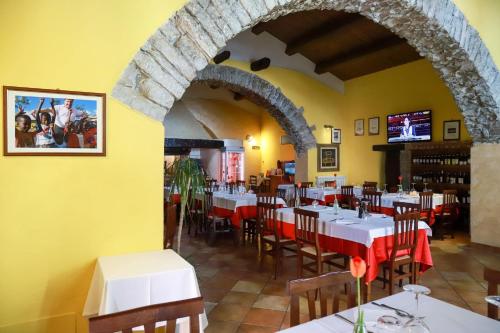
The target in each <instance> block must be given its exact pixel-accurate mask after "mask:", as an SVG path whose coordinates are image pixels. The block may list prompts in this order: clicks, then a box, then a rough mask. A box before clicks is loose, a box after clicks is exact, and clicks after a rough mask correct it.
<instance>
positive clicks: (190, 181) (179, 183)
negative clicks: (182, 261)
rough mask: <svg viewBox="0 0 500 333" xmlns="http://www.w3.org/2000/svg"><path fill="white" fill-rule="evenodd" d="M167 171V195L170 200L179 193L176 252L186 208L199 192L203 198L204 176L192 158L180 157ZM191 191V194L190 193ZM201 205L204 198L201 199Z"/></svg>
mask: <svg viewBox="0 0 500 333" xmlns="http://www.w3.org/2000/svg"><path fill="white" fill-rule="evenodd" d="M168 173H170V175H171V179H170V190H169V196H170V198H171V200H172V195H173V194H175V193H176V191H177V193H178V194H179V195H180V198H181V202H180V205H181V207H180V217H179V229H178V231H177V253H180V250H181V235H182V225H183V221H184V216H185V215H186V209H190V207H195V200H196V194H201V196H200V197H201V198H204V195H203V194H204V191H205V176H204V175H203V170H202V169H201V167H200V165H199V163H198V162H197V161H196V160H194V159H192V158H181V159H178V160H175V161H174V163H172V165H171V166H170V167H169V170H168ZM190 191H191V195H189V194H190ZM201 201H202V205H203V204H204V199H202V200H201Z"/></svg>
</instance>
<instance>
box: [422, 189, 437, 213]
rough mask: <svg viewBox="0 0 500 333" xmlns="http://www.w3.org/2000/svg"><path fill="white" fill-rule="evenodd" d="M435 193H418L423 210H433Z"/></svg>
mask: <svg viewBox="0 0 500 333" xmlns="http://www.w3.org/2000/svg"><path fill="white" fill-rule="evenodd" d="M433 195H434V193H432V191H428V192H419V193H418V196H419V197H420V198H419V204H420V211H421V212H430V211H431V210H432V197H433Z"/></svg>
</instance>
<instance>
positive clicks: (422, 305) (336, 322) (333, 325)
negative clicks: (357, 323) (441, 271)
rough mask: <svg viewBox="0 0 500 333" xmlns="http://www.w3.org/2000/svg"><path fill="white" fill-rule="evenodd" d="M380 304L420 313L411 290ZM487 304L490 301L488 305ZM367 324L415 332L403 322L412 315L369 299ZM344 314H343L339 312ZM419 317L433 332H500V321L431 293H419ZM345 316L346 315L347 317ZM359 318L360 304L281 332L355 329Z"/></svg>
mask: <svg viewBox="0 0 500 333" xmlns="http://www.w3.org/2000/svg"><path fill="white" fill-rule="evenodd" d="M431 294H432V291H431ZM376 303H377V304H384V305H388V306H390V307H393V308H395V309H398V310H403V311H404V312H407V313H409V314H410V315H415V314H416V301H415V295H414V294H413V293H411V292H407V291H404V292H400V293H397V294H394V295H391V296H387V297H384V298H381V299H379V300H377V302H376ZM485 307H486V305H485ZM361 308H362V310H363V312H364V316H365V323H366V328H367V329H368V331H369V332H373V333H385V332H387V333H390V332H401V333H403V332H413V331H405V329H404V328H402V327H401V326H403V325H404V324H405V323H406V322H407V321H409V320H410V318H409V317H408V316H407V315H403V316H400V314H401V312H399V314H398V313H397V312H396V310H392V309H388V308H385V307H382V306H380V305H379V306H377V305H375V304H373V303H366V304H363V305H362V306H361ZM339 315H340V316H339ZM382 316H392V317H395V318H397V319H398V320H399V322H400V327H397V328H396V329H394V327H391V328H388V327H383V326H381V324H377V319H379V318H380V317H382ZM418 316H419V317H424V318H423V321H424V323H425V324H426V325H427V326H428V328H429V330H430V332H431V333H445V332H450V333H451V332H453V333H470V332H474V333H498V332H500V321H497V320H494V319H491V318H488V317H485V316H482V315H480V314H477V313H475V312H472V311H470V310H467V309H464V308H461V307H458V306H456V305H453V304H450V303H447V302H444V301H441V300H438V299H436V298H433V297H431V296H426V295H420V296H419V311H418ZM342 317H343V318H345V319H343V318H342ZM355 318H357V308H351V309H347V310H344V311H341V312H339V313H337V314H332V315H329V316H326V317H323V318H319V319H314V320H311V321H308V322H306V323H303V324H300V325H297V326H294V327H291V328H288V329H285V330H282V331H279V332H280V333H310V332H314V333H351V332H353V325H352V324H351V323H349V322H348V321H354V320H355Z"/></svg>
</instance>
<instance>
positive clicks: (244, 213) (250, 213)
mask: <svg viewBox="0 0 500 333" xmlns="http://www.w3.org/2000/svg"><path fill="white" fill-rule="evenodd" d="M213 213H214V215H215V216H218V217H227V218H229V219H230V220H231V224H232V225H233V226H234V227H235V228H239V227H240V221H241V220H243V219H251V218H256V217H257V206H241V207H238V208H236V211H232V210H230V209H225V208H220V207H215V206H214V207H213Z"/></svg>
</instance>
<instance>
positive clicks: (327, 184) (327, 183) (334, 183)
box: [325, 180, 337, 187]
mask: <svg viewBox="0 0 500 333" xmlns="http://www.w3.org/2000/svg"><path fill="white" fill-rule="evenodd" d="M325 187H337V181H336V180H325Z"/></svg>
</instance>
